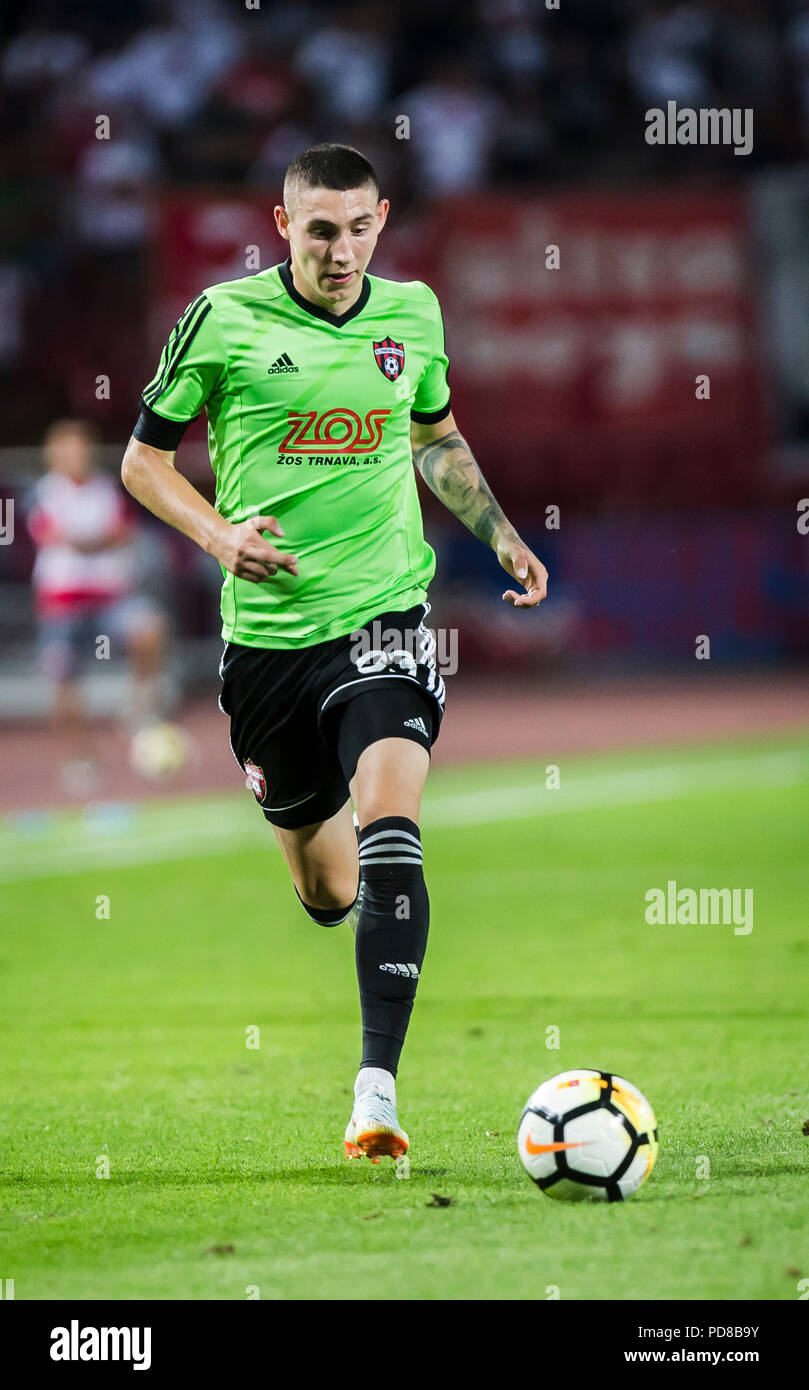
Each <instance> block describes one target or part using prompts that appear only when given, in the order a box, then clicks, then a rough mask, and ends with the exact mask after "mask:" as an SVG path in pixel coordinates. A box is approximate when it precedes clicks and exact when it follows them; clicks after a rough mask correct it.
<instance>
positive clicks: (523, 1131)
mask: <svg viewBox="0 0 809 1390" xmlns="http://www.w3.org/2000/svg"><path fill="white" fill-rule="evenodd" d="M517 1147H518V1149H519V1152H520V1158H521V1160H522V1164H523V1167H524V1168H525V1170H526V1172H527V1173H528V1175H529V1177H531V1178H533V1180H534V1182H535V1183H536V1184H537V1187H540V1188H541V1189H542V1191H543V1192H546V1193H547V1194H548V1196H549V1197H558V1198H560V1199H561V1200H562V1201H568V1202H580V1201H582V1200H584V1199H586V1198H588V1197H589V1198H590V1199H595V1200H601V1201H607V1202H622V1201H624V1200H625V1199H626V1198H627V1197H631V1196H632V1194H633V1192H637V1190H638V1188H639V1187H640V1185H641V1183H643V1182H645V1181H646V1179H647V1178H648V1176H649V1174H650V1173H651V1171H652V1168H653V1167H654V1164H655V1160H656V1158H657V1121H656V1120H655V1117H654V1112H653V1110H652V1107H651V1105H650V1104H649V1102H648V1100H647V1099H646V1097H645V1096H644V1095H642V1094H641V1092H640V1091H639V1090H638V1088H637V1086H633V1085H632V1084H631V1083H630V1082H629V1081H625V1080H624V1078H623V1077H622V1076H613V1075H612V1073H611V1072H608V1071H590V1070H588V1069H584V1070H582V1071H563V1072H560V1073H559V1075H558V1076H552V1077H551V1079H550V1081H545V1082H543V1084H542V1085H541V1086H540V1087H539V1088H538V1089H537V1090H536V1091H534V1094H533V1095H532V1096H529V1098H528V1100H527V1102H526V1105H525V1109H524V1110H523V1112H522V1116H521V1119H520V1128H519V1132H518V1134H517Z"/></svg>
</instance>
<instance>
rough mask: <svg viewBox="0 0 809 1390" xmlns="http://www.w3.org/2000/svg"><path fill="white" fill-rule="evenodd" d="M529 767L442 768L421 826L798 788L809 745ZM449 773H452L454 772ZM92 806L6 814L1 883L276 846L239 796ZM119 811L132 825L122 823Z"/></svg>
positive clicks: (808, 769) (807, 774)
mask: <svg viewBox="0 0 809 1390" xmlns="http://www.w3.org/2000/svg"><path fill="white" fill-rule="evenodd" d="M586 766H587V763H586V762H585V764H584V768H586ZM525 771H526V769H525V767H520V768H514V769H512V776H513V778H514V780H513V781H509V780H505V779H506V778H507V776H508V773H507V771H506V770H505V769H504V768H502V767H495V768H489V767H486V766H484V767H480V766H478V767H477V768H470V769H468V770H467V772H468V774H469V775H468V778H467V780H468V782H469V783H470V785H469V787H468V789H465V790H463V791H461V792H442V790H441V787H442V784H443V782H444V780H445V779H446V773H444V772H442V771H438V772H437V773H435V774H434V775H433V780H432V781H431V782H430V783H428V787H427V791H426V794H425V798H424V805H423V811H422V816H421V823H422V825H423V826H424V827H425V828H427V829H430V828H436V829H442V828H447V827H449V828H451V827H453V826H460V825H486V824H494V823H495V822H498V821H510V820H520V821H524V820H526V819H528V820H530V819H533V818H538V817H543V816H557V815H564V814H568V813H575V812H577V811H598V810H600V809H605V810H606V809H609V808H611V807H614V806H620V805H624V806H630V805H638V804H644V803H652V802H661V801H663V802H665V801H673V800H679V799H682V798H687V797H697V796H699V797H702V796H706V795H717V796H721V795H722V794H723V793H724V792H725V791H728V790H732V789H734V788H742V789H743V788H750V789H751V790H752V789H755V788H759V787H772V786H790V785H796V784H799V783H801V782H805V781H807V780H809V752H807V751H806V750H805V749H790V750H781V751H778V752H771V753H766V754H762V753H761V752H760V751H758V750H750V751H749V752H748V753H742V754H739V755H736V756H732V757H729V756H728V755H727V754H723V753H717V752H715V751H708V752H706V750H704V749H700V750H696V751H694V752H692V753H691V754H690V755H689V756H688V757H686V758H685V759H684V760H680V761H678V762H675V763H666V762H664V763H661V762H655V763H653V764H652V765H651V766H646V767H643V766H641V767H635V768H627V769H620V768H615V767H611V768H609V770H606V771H596V772H587V771H586V770H582V767H581V766H578V767H577V766H576V765H575V764H574V765H573V766H572V767H571V769H570V770H568V769H567V768H565V769H564V770H563V772H562V776H561V785H560V786H559V787H558V789H556V790H551V789H549V788H548V787H547V786H546V781H545V765H541V766H539V765H535V780H532V781H529V782H525V781H523V780H521V779H522V778H524V777H525ZM451 777H452V780H455V778H456V777H457V772H453V774H451ZM488 778H492V780H493V781H494V779H496V782H495V783H494V785H491V786H487V785H485V782H486V779H488ZM447 780H449V779H447ZM476 782H477V785H475V783H476ZM91 809H92V810H93V812H94V814H93V815H92V816H90V817H89V818H88V817H87V816H86V815H84V816H82V815H80V814H77V813H75V812H73V813H71V812H62V813H59V814H57V815H55V816H54V817H53V818H48V817H47V816H40V815H33V816H27V817H26V816H23V817H9V818H7V820H6V825H5V827H4V829H3V832H2V834H1V835H0V883H14V882H20V881H24V880H25V879H28V878H42V877H52V876H55V875H62V874H73V873H83V872H85V871H86V870H87V869H92V868H95V867H96V866H101V867H105V868H115V867H121V868H126V867H128V866H131V865H139V864H150V863H161V862H167V861H171V860H173V859H183V858H187V857H190V856H194V857H195V856H198V855H206V856H208V855H227V854H232V853H234V851H236V850H241V849H256V850H265V849H266V850H274V849H275V848H276V842H275V838H274V836H273V835H272V833H271V832H269V831H268V827H267V825H266V823H265V822H264V820H263V818H262V817H260V816H259V815H258V814H257V812H256V808H255V807H254V805H253V804H252V801H251V800H250V799H249V798H248V797H246V796H240V795H238V794H236V795H228V796H223V797H213V798H212V797H205V798H201V799H198V800H191V799H188V798H183V799H181V800H177V801H174V802H173V801H160V802H154V803H151V804H150V803H139V804H135V805H132V806H130V807H113V808H111V817H110V820H109V822H106V821H105V818H104V809H105V808H104V806H103V805H100V806H97V807H95V808H91ZM122 813H124V814H123V819H124V820H125V822H126V826H125V828H124V829H116V825H118V824H119V822H120V820H121V817H122Z"/></svg>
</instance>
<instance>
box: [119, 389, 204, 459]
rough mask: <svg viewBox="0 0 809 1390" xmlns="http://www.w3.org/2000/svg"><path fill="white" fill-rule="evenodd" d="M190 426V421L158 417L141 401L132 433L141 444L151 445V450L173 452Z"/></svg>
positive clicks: (163, 416) (154, 411) (155, 412)
mask: <svg viewBox="0 0 809 1390" xmlns="http://www.w3.org/2000/svg"><path fill="white" fill-rule="evenodd" d="M190 424H191V421H190V420H169V419H167V418H166V416H165V415H158V414H157V411H156V410H152V408H151V406H149V405H147V404H146V402H145V401H144V400H142V401H141V403H140V415H139V416H138V421H137V424H136V425H135V428H134V429H133V431H132V433H133V435H134V436H135V438H136V439H139V440H140V442H141V444H151V446H152V448H153V449H166V450H169V451H172V452H173V451H174V450H175V449H176V448H177V445H178V444H179V443H180V440H181V439H182V437H183V435H184V434H185V432H186V430H187V429H188V426H189V425H190Z"/></svg>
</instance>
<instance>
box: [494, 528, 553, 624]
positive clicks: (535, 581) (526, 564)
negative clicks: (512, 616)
mask: <svg viewBox="0 0 809 1390" xmlns="http://www.w3.org/2000/svg"><path fill="white" fill-rule="evenodd" d="M497 558H498V560H499V561H500V564H501V565H502V566H503V569H504V570H505V571H506V573H507V574H510V575H511V577H512V579H517V580H518V581H519V582H520V584H522V586H523V588H524V589H525V593H524V594H518V593H517V592H516V590H515V589H506V592H505V593H504V594H503V599H504V601H505V602H506V603H510V604H511V605H512V607H514V608H536V607H537V604H540V603H541V602H542V600H543V599H544V598H545V597H547V593H548V571H547V570H546V568H545V566H544V565H543V563H542V561H541V560H538V559H537V557H536V555H534V554H533V552H532V551H530V550H529V549H528V546H527V545H523V543H522V541H520V540H517V541H506V542H502V543H501V544H500V545H498V547H497Z"/></svg>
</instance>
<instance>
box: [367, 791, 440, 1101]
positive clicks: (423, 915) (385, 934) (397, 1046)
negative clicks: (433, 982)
mask: <svg viewBox="0 0 809 1390" xmlns="http://www.w3.org/2000/svg"><path fill="white" fill-rule="evenodd" d="M359 840H360V873H361V875H362V882H363V885H364V888H363V895H362V900H361V905H360V912H359V920H358V922H357V940H356V962H357V979H358V981H359V986H360V1006H361V1009H362V1064H361V1065H362V1066H363V1067H382V1068H384V1070H385V1071H389V1072H391V1073H392V1074H393V1076H395V1075H396V1069H397V1067H398V1065H399V1056H400V1054H401V1051H402V1045H403V1043H404V1040H405V1034H406V1033H407V1025H408V1023H409V1022H410V1013H411V1010H412V1008H413V1001H414V999H415V997H416V986H417V985H418V981H419V974H420V972H421V965H422V961H423V960H424V952H425V951H426V949H427V932H428V928H429V925H430V900H429V898H428V897H427V887H426V884H425V882H424V873H423V871H422V866H421V838H420V836H419V828H418V826H417V825H416V824H415V822H414V821H412V820H408V819H407V817H406V816H383V817H381V818H380V819H379V820H375V821H372V822H371V824H370V825H366V827H365V829H364V830H361V831H360V837H359Z"/></svg>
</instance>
